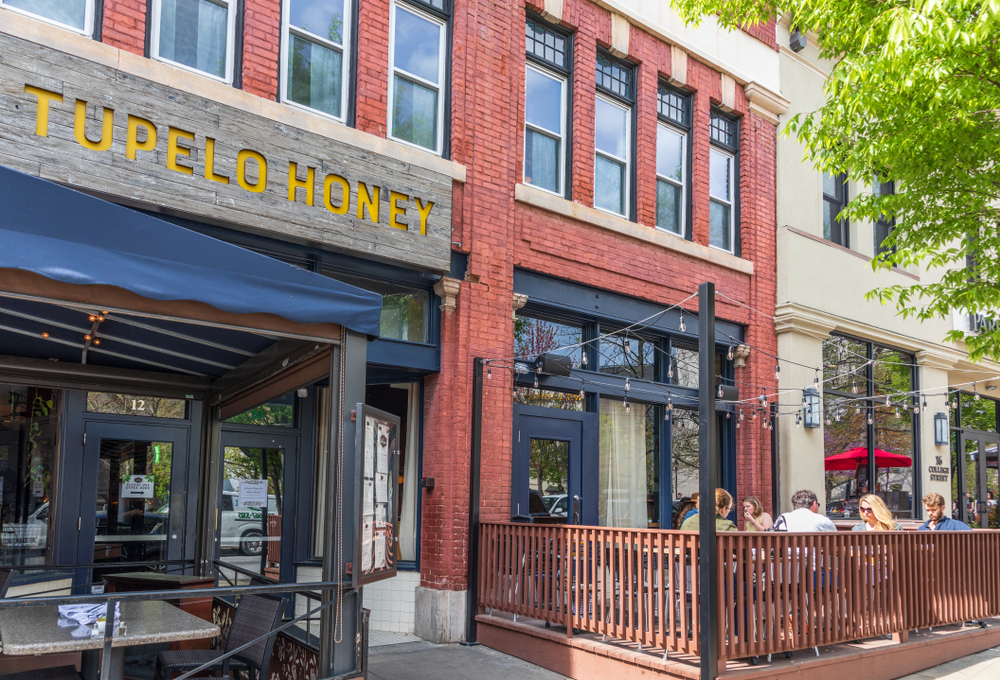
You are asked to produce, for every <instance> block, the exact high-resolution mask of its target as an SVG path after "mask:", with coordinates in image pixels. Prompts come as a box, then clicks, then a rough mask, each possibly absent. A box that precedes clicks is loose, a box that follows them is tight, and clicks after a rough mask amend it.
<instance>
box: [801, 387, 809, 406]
mask: <svg viewBox="0 0 1000 680" xmlns="http://www.w3.org/2000/svg"><path fill="white" fill-rule="evenodd" d="M802 405H803V406H808V405H809V399H808V398H807V397H806V391H805V390H802Z"/></svg>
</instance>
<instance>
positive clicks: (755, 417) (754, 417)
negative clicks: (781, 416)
mask: <svg viewBox="0 0 1000 680" xmlns="http://www.w3.org/2000/svg"><path fill="white" fill-rule="evenodd" d="M753 419H754V420H757V407H756V406H755V407H754V409H753Z"/></svg>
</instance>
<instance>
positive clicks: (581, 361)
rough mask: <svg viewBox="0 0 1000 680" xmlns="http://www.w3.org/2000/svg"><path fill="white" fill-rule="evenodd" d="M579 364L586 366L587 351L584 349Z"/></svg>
mask: <svg viewBox="0 0 1000 680" xmlns="http://www.w3.org/2000/svg"><path fill="white" fill-rule="evenodd" d="M580 363H581V364H582V365H583V366H586V365H587V350H586V349H584V350H583V355H582V356H581V357H580Z"/></svg>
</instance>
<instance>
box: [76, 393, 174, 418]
mask: <svg viewBox="0 0 1000 680" xmlns="http://www.w3.org/2000/svg"><path fill="white" fill-rule="evenodd" d="M87 412H88V413H110V414H114V415H120V416H146V417H149V418H178V419H181V420H183V419H184V418H185V417H187V401H185V400H184V399H166V398H164V397H142V396H136V395H134V394H115V393H113V392H88V393H87Z"/></svg>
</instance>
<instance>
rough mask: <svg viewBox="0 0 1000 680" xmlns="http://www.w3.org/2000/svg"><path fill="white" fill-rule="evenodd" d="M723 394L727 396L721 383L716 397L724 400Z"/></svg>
mask: <svg viewBox="0 0 1000 680" xmlns="http://www.w3.org/2000/svg"><path fill="white" fill-rule="evenodd" d="M723 394H725V391H723V389H722V383H719V389H718V390H716V392H715V396H717V397H718V398H719V399H722V395H723Z"/></svg>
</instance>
